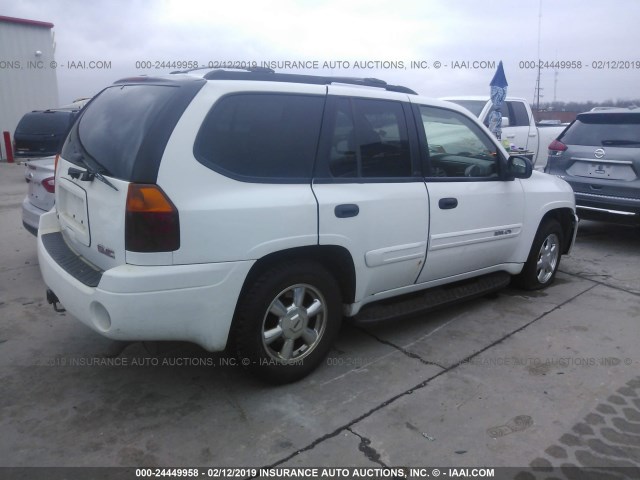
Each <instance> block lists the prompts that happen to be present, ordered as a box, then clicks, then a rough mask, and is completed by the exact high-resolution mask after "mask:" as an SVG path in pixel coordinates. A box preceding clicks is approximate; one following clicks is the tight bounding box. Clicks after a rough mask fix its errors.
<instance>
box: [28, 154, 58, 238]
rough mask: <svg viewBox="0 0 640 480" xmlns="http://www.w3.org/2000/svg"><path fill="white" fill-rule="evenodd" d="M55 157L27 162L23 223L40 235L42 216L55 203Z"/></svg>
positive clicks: (29, 229) (32, 231) (30, 230)
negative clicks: (39, 227)
mask: <svg viewBox="0 0 640 480" xmlns="http://www.w3.org/2000/svg"><path fill="white" fill-rule="evenodd" d="M54 169H55V157H45V158H41V159H37V160H29V161H27V162H26V164H25V171H24V177H25V180H26V181H27V185H28V190H27V196H26V197H25V198H24V200H23V202H22V224H23V225H24V228H26V229H27V230H28V231H29V232H31V233H33V234H34V235H38V224H39V223H40V216H41V215H42V214H43V213H47V212H48V211H49V210H51V208H53V205H54V203H55V189H56V187H55V177H54Z"/></svg>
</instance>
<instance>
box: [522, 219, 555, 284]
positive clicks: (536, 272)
mask: <svg viewBox="0 0 640 480" xmlns="http://www.w3.org/2000/svg"><path fill="white" fill-rule="evenodd" d="M561 251H562V227H561V226H560V224H559V223H558V221H557V220H554V219H547V220H545V221H544V222H543V223H542V224H541V225H540V227H539V228H538V232H537V233H536V236H535V238H534V240H533V245H532V246H531V252H530V253H529V258H528V259H527V262H526V263H525V265H524V268H523V269H522V272H521V273H520V275H518V276H516V277H515V283H516V284H517V285H518V286H519V287H521V288H524V289H525V290H538V289H541V288H545V287H547V286H548V285H550V284H551V283H552V282H553V280H554V278H555V276H556V272H557V271H558V267H559V266H560V257H561Z"/></svg>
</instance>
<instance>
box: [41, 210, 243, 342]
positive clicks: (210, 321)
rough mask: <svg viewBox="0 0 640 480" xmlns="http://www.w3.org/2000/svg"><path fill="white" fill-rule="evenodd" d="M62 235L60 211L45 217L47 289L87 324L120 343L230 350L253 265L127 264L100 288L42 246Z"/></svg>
mask: <svg viewBox="0 0 640 480" xmlns="http://www.w3.org/2000/svg"><path fill="white" fill-rule="evenodd" d="M57 231H59V229H58V224H57V218H56V215H55V211H53V212H51V213H47V214H45V215H43V216H42V218H41V224H40V229H39V235H38V260H39V262H40V270H41V272H42V277H43V278H44V281H45V284H46V285H47V286H48V287H49V288H50V289H51V290H52V291H53V292H54V293H55V295H56V296H57V297H58V299H59V300H60V302H61V304H62V306H63V307H64V308H65V309H66V310H67V311H68V312H69V313H70V314H71V315H73V316H74V317H76V318H77V319H78V320H80V321H81V322H82V323H84V324H86V325H88V326H89V327H91V328H92V329H93V330H95V331H96V332H98V333H100V334H102V335H104V336H105V337H108V338H112V339H114V340H125V341H131V340H141V341H150V340H180V341H188V342H193V343H197V344H199V345H201V346H202V347H203V348H205V349H207V350H209V351H220V350H224V348H225V346H226V343H227V338H228V336H229V330H230V328H231V322H232V319H233V314H234V311H235V307H236V303H237V300H238V297H239V294H240V290H241V289H242V285H243V283H244V280H245V278H246V275H247V273H248V272H249V269H250V268H251V266H252V264H253V262H249V261H247V262H226V263H212V264H197V265H168V266H136V265H121V266H118V267H116V268H113V269H110V270H107V271H105V272H102V275H101V276H100V279H99V283H98V285H97V286H95V287H91V286H87V285H85V284H84V283H82V282H81V281H80V280H78V279H76V278H75V277H74V276H73V275H72V274H71V273H69V271H67V270H68V269H65V268H63V267H62V266H61V265H60V264H58V263H57V262H56V260H55V259H54V256H53V255H52V254H51V253H50V252H49V251H48V250H47V248H46V246H45V243H44V242H43V241H42V237H43V235H46V234H50V233H55V232H57Z"/></svg>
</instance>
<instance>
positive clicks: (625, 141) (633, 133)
mask: <svg viewBox="0 0 640 480" xmlns="http://www.w3.org/2000/svg"><path fill="white" fill-rule="evenodd" d="M560 139H561V140H562V143H565V144H567V145H587V146H615V147H632V148H638V146H639V145H640V114H638V115H635V114H595V115H580V116H578V119H577V120H576V121H575V122H574V123H573V124H571V126H570V127H569V128H568V129H567V130H566V131H565V132H564V134H563V135H562V136H561V137H560Z"/></svg>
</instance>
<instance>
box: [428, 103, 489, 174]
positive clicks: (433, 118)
mask: <svg viewBox="0 0 640 480" xmlns="http://www.w3.org/2000/svg"><path fill="white" fill-rule="evenodd" d="M420 114H421V117H422V123H423V125H424V131H425V135H426V141H427V145H428V148H429V170H430V171H429V176H430V177H449V178H452V177H465V178H466V177H484V178H497V176H498V171H499V170H498V154H497V147H496V146H495V144H494V143H493V142H492V141H491V140H490V139H489V138H488V137H487V135H485V133H484V132H483V131H482V130H481V129H480V128H478V126H477V125H476V124H475V123H473V122H472V121H471V120H469V119H468V118H467V117H465V116H464V115H462V114H460V113H458V112H454V111H451V110H446V109H442V108H433V107H423V106H421V107H420Z"/></svg>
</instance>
